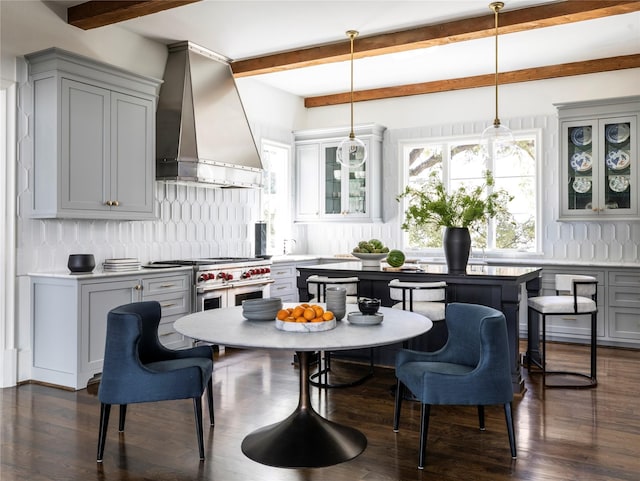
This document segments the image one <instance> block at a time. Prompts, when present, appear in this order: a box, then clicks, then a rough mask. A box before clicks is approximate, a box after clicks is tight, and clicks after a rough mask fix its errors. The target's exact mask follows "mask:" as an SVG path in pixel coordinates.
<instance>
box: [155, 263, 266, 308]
mask: <svg viewBox="0 0 640 481" xmlns="http://www.w3.org/2000/svg"><path fill="white" fill-rule="evenodd" d="M151 265H152V266H154V265H155V266H159V265H172V266H176V265H178V266H193V272H194V275H193V279H194V281H193V306H194V308H193V310H194V312H199V311H206V310H208V309H219V308H221V307H231V306H239V305H241V304H242V301H244V300H245V299H260V298H265V297H269V292H270V289H269V287H270V285H271V284H273V282H274V281H273V279H271V261H270V260H268V259H263V258H257V257H255V258H254V257H220V258H213V259H192V260H171V261H160V262H152V263H151Z"/></svg>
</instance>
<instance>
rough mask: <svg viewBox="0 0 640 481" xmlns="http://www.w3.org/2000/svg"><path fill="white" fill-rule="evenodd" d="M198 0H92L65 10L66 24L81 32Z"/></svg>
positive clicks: (197, 0)
mask: <svg viewBox="0 0 640 481" xmlns="http://www.w3.org/2000/svg"><path fill="white" fill-rule="evenodd" d="M199 1H200V0H132V1H117V0H116V1H101V0H92V1H90V2H84V3H81V4H79V5H75V6H73V7H69V8H68V9H67V23H68V24H70V25H74V26H76V27H79V28H81V29H83V30H90V29H92V28H98V27H104V26H105V25H111V24H114V23H118V22H122V21H124V20H130V19H132V18H136V17H142V16H144V15H150V14H152V13H156V12H161V11H163V10H168V9H170V8H175V7H181V6H182V5H187V4H189V3H196V2H199Z"/></svg>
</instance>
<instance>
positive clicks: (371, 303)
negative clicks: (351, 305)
mask: <svg viewBox="0 0 640 481" xmlns="http://www.w3.org/2000/svg"><path fill="white" fill-rule="evenodd" d="M379 308H380V299H368V298H366V297H363V298H360V299H358V309H360V312H362V313H363V314H365V315H369V316H370V315H373V314H375V313H376V312H378V309H379Z"/></svg>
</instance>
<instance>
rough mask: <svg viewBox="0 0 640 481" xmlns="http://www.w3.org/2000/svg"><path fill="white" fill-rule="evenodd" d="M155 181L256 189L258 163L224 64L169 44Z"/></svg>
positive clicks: (206, 54) (202, 51)
mask: <svg viewBox="0 0 640 481" xmlns="http://www.w3.org/2000/svg"><path fill="white" fill-rule="evenodd" d="M156 128H157V131H156V179H157V180H165V181H174V182H180V183H184V182H198V183H202V184H203V185H208V186H219V187H261V185H262V163H261V161H260V155H259V154H258V149H257V148H256V144H255V141H254V139H253V135H252V133H251V129H250V128H249V123H248V122H247V116H246V114H245V111H244V108H243V106H242V101H241V100H240V96H239V95H238V91H237V89H236V84H235V80H234V78H233V74H232V72H231V67H230V66H229V64H228V62H227V61H226V60H225V59H224V58H222V57H220V56H219V55H216V54H215V53H213V52H211V51H209V50H207V49H205V48H202V47H199V46H198V45H195V44H193V43H191V42H180V43H176V44H172V45H169V56H168V58H167V65H166V67H165V72H164V83H163V84H162V87H161V88H160V96H159V99H158V110H157V114H156Z"/></svg>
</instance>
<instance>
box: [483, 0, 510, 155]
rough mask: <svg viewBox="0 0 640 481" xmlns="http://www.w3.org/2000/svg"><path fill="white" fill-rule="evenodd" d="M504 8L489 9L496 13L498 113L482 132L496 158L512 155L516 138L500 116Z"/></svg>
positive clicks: (494, 5) (493, 6)
mask: <svg viewBox="0 0 640 481" xmlns="http://www.w3.org/2000/svg"><path fill="white" fill-rule="evenodd" d="M503 7H504V3H503V2H493V3H491V4H489V8H490V9H491V10H493V13H494V23H495V47H496V48H495V61H496V73H495V100H496V111H495V114H496V115H495V118H494V119H493V124H492V125H490V126H489V127H487V128H486V129H484V132H482V143H483V144H484V145H485V146H486V149H487V153H492V154H493V156H494V157H505V156H508V155H510V154H511V153H512V151H513V148H514V144H515V141H514V138H513V133H512V132H511V130H510V129H509V128H508V127H506V126H504V125H502V124H501V123H500V117H499V116H498V12H499V11H500V10H501V9H502V8H503Z"/></svg>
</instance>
